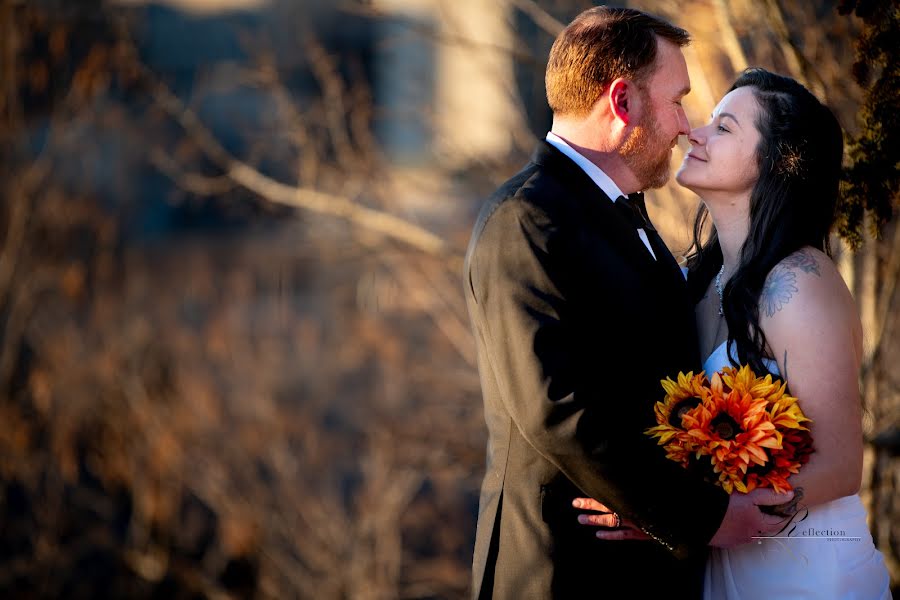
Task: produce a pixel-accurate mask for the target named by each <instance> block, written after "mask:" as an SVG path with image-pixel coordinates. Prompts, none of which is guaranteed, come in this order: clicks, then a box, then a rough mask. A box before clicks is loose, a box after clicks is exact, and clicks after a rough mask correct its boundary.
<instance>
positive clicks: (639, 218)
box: [616, 192, 656, 231]
mask: <svg viewBox="0 0 900 600" xmlns="http://www.w3.org/2000/svg"><path fill="white" fill-rule="evenodd" d="M616 207H617V208H618V209H619V210H620V211H621V212H622V215H623V216H624V217H625V218H626V219H628V222H629V223H631V224H632V225H634V228H635V229H643V230H645V231H656V228H655V227H653V223H651V222H650V217H649V215H647V205H646V204H644V194H643V193H641V192H635V193H634V194H629V195H628V197H627V198H626V197H625V196H619V198H618V199H617V200H616Z"/></svg>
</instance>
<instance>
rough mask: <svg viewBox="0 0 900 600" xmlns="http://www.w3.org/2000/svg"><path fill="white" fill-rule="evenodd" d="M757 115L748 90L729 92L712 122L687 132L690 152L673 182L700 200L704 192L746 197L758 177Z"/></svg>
mask: <svg viewBox="0 0 900 600" xmlns="http://www.w3.org/2000/svg"><path fill="white" fill-rule="evenodd" d="M758 112H759V104H758V103H757V101H756V98H755V96H754V95H753V90H752V89H751V88H750V87H740V88H738V89H736V90H733V91H731V92H729V93H728V94H727V95H726V96H725V97H724V98H722V100H721V102H719V105H718V106H716V109H715V111H714V112H713V115H712V120H711V121H710V122H709V123H708V124H707V125H704V126H702V127H697V128H696V129H693V130H691V134H690V135H689V136H688V140H690V142H691V150H690V152H688V153H687V154H686V155H685V157H684V162H683V163H682V164H681V168H680V169H679V170H678V173H677V174H676V175H675V180H676V181H678V183H679V184H681V185H682V186H684V187H686V188H688V189H689V190H691V191H693V192H695V193H696V194H698V195H699V196H701V197H703V196H710V195H711V194H704V192H732V193H734V194H735V195H736V196H737V195H740V196H747V195H749V193H750V190H752V189H753V185H754V184H755V183H756V180H757V178H758V176H759V173H758V168H757V159H756V149H757V146H758V145H759V141H760V134H759V131H757V129H756V117H757V114H758ZM715 195H717V196H718V195H721V194H715Z"/></svg>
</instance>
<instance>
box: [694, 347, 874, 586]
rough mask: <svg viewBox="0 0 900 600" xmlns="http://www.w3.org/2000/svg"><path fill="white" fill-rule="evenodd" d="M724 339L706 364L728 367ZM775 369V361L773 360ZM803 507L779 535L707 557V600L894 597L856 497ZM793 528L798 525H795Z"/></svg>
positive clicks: (710, 369)
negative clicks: (804, 509) (805, 509)
mask: <svg viewBox="0 0 900 600" xmlns="http://www.w3.org/2000/svg"><path fill="white" fill-rule="evenodd" d="M725 349H726V345H725V343H723V344H722V345H721V346H719V347H718V348H717V349H716V350H715V351H714V352H713V353H712V354H711V355H710V357H709V358H708V359H706V363H705V364H704V365H703V368H704V370H705V371H706V373H707V374H708V375H709V374H712V373H714V372H716V371H718V370H720V369H721V368H722V367H725V366H730V364H731V363H730V362H729V361H728V357H727V356H726V350H725ZM769 367H770V369H771V370H772V372H773V373H774V374H777V373H778V367H777V365H775V364H772V365H769ZM805 512H806V511H801V512H800V513H799V514H798V515H797V517H796V518H795V520H794V522H793V523H792V524H791V525H790V526H789V527H788V528H787V529H785V531H783V532H782V533H780V534H779V535H778V536H777V537H775V538H768V539H761V540H756V541H754V542H753V543H750V544H746V545H743V546H738V547H736V548H730V549H727V550H726V549H722V548H713V549H711V551H710V557H709V560H708V561H707V563H706V575H705V581H704V585H703V597H704V598H705V599H706V600H805V599H813V598H815V599H817V600H818V599H822V600H824V599H829V600H831V599H834V600H839V599H840V600H850V599H852V600H884V599H888V600H890V598H891V590H890V578H889V577H888V573H887V568H886V567H885V564H884V557H883V556H882V554H881V552H879V551H878V550H877V549H876V548H875V545H874V544H873V543H872V536H871V534H870V533H869V528H868V526H867V525H866V510H865V507H863V504H862V502H861V501H860V498H859V495H858V494H854V495H853V496H845V497H843V498H839V499H837V500H834V501H832V502H828V503H827V504H822V505H819V506H814V507H812V508H810V509H809V512H808V515H807V516H806V518H805V519H803V520H802V521H801V520H800V519H801V518H802V517H803V515H804V513H805ZM792 528H793V529H792Z"/></svg>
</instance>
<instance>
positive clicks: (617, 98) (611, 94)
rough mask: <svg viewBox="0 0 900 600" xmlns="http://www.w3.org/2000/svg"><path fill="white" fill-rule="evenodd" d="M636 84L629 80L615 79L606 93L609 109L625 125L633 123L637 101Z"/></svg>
mask: <svg viewBox="0 0 900 600" xmlns="http://www.w3.org/2000/svg"><path fill="white" fill-rule="evenodd" d="M634 92H635V89H634V84H633V83H632V82H631V81H629V80H627V79H621V78H620V79H615V80H613V82H612V83H611V84H609V90H607V92H606V100H607V102H609V108H610V110H611V111H612V113H613V114H614V115H615V117H616V119H618V120H620V121H622V123H623V124H624V125H628V123H630V122H631V116H632V114H633V111H634V108H635V107H634V99H635V94H634Z"/></svg>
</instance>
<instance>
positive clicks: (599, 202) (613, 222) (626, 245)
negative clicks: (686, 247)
mask: <svg viewBox="0 0 900 600" xmlns="http://www.w3.org/2000/svg"><path fill="white" fill-rule="evenodd" d="M531 161H532V162H533V163H535V164H537V165H539V166H541V167H542V168H544V169H546V170H548V171H550V172H551V173H553V174H555V175H556V176H557V178H558V179H559V181H560V182H562V184H563V185H564V186H565V187H566V188H567V189H568V190H570V191H571V193H572V194H573V195H574V197H575V198H577V199H578V200H579V201H580V202H581V204H582V206H583V210H584V212H585V215H586V216H588V217H591V218H592V219H593V221H594V222H595V223H597V224H598V225H599V226H600V227H601V228H602V229H603V233H604V236H605V237H606V239H607V240H608V241H609V242H611V243H612V244H613V245H614V246H616V247H618V248H620V249H621V250H622V251H623V252H622V254H623V255H624V257H625V258H626V259H627V260H628V261H630V262H631V263H632V264H633V265H634V266H635V267H636V268H639V269H642V270H665V271H669V272H670V273H669V275H671V267H672V266H673V265H674V268H675V270H676V272H677V273H678V275H679V277H680V278H681V281H680V284H681V285H684V278H683V277H681V270H680V269H678V265H677V264H676V263H675V260H674V258H672V256H671V254H670V253H669V252H668V250H666V251H665V252H663V256H658V255H659V254H660V250H657V249H654V252H655V253H656V254H657V257H658V260H656V259H654V258H653V256H651V255H650V252H649V251H648V250H647V247H646V246H645V245H644V242H643V241H642V240H641V238H640V236H639V235H638V232H637V230H636V229H635V228H634V227H632V225H631V223H630V222H628V220H626V219H625V217H624V216H622V214H621V213H620V212H619V210H618V209H616V206H615V204H614V203H613V201H612V199H611V198H610V197H609V196H607V195H606V194H605V193H604V192H603V190H601V189H600V187H599V186H598V185H597V184H596V183H594V181H593V180H592V179H591V178H590V177H589V176H588V175H587V173H585V172H584V171H583V170H582V169H581V167H579V166H578V165H576V164H575V163H574V162H572V160H571V159H569V157H567V156H566V155H565V154H563V153H562V152H560V151H559V150H557V149H556V148H554V147H553V146H552V145H550V144H549V143H547V142H546V141H541V142H540V144H538V147H537V149H536V150H535V151H534V154H533V155H532V157H531ZM648 235H649V232H648ZM659 244H660V245H661V246H662V248H665V244H664V243H663V242H662V239H660V240H659Z"/></svg>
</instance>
